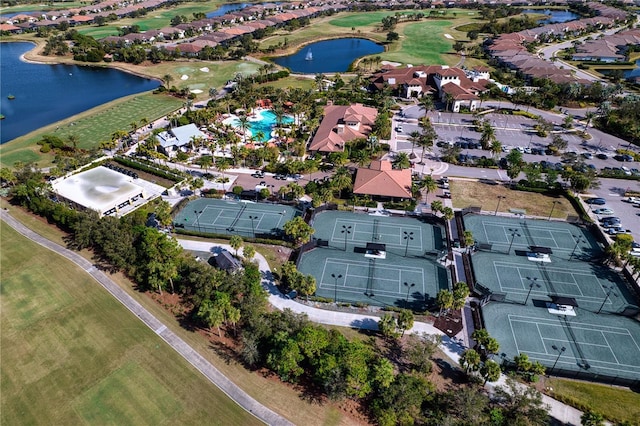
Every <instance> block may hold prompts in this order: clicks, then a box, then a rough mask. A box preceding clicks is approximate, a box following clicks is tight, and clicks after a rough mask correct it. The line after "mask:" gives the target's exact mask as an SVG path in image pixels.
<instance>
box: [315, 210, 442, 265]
mask: <svg viewBox="0 0 640 426" xmlns="http://www.w3.org/2000/svg"><path fill="white" fill-rule="evenodd" d="M313 227H314V229H315V230H316V232H315V234H314V237H315V238H317V239H321V240H325V241H328V242H329V245H330V246H331V247H341V248H344V247H345V245H347V246H349V247H354V246H364V245H365V244H366V243H378V244H385V246H386V250H387V252H392V253H395V254H402V255H404V254H405V252H406V253H407V254H410V255H414V256H423V255H425V254H426V253H427V254H437V253H439V252H441V251H442V250H444V249H446V238H445V235H444V229H443V228H442V227H440V226H438V225H434V224H429V223H426V222H423V221H422V220H421V219H418V218H413V217H389V216H377V215H369V214H362V213H351V212H339V211H324V212H321V213H319V214H317V215H316V216H315V217H314V220H313Z"/></svg>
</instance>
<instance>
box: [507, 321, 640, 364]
mask: <svg viewBox="0 0 640 426" xmlns="http://www.w3.org/2000/svg"><path fill="white" fill-rule="evenodd" d="M513 322H522V323H525V324H529V323H531V322H532V321H531V320H529V321H524V320H513V321H512V319H511V317H510V318H509V323H510V324H511V323H513ZM534 323H535V324H536V326H538V325H539V324H544V325H547V326H553V327H557V328H562V325H561V324H550V323H546V324H545V323H543V322H537V321H534ZM571 324H572V328H573V329H575V330H585V331H596V332H599V333H600V335H602V337H603V338H604V340H605V342H606V343H607V344H606V345H603V344H599V343H588V342H581V341H580V342H576V343H577V344H579V345H585V346H597V347H603V348H609V350H610V351H611V353H614V351H613V347H612V346H611V345H610V344H609V341H608V340H607V339H606V334H619V335H621V336H627V337H629V338H631V339H632V340H633V341H634V343H635V339H633V335H632V334H631V333H630V332H629V329H627V328H620V329H619V330H624V331H626V333H622V332H619V331H612V330H594V329H593V328H590V327H574V326H573V324H574V323H571ZM538 333H539V334H540V329H539V328H538ZM540 336H541V338H542V339H543V341H544V340H553V341H560V342H570V340H564V339H557V338H552V337H542V335H541V334H540ZM636 346H637V344H636ZM638 351H639V352H640V348H639V350H638ZM527 353H528V352H527ZM532 353H536V354H539V355H542V353H541V352H532ZM547 355H548V353H547ZM598 362H607V361H598ZM609 364H614V363H609ZM616 364H618V365H623V366H628V367H631V366H630V365H628V364H621V363H619V362H617V359H616Z"/></svg>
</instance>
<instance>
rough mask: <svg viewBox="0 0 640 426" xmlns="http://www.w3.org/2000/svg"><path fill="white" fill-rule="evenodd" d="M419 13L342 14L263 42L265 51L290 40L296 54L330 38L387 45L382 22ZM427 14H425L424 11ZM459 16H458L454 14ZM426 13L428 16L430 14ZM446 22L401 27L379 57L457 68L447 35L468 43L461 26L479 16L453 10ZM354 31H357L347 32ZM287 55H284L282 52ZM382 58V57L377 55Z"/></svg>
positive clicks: (450, 40) (289, 51)
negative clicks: (310, 44) (396, 37)
mask: <svg viewBox="0 0 640 426" xmlns="http://www.w3.org/2000/svg"><path fill="white" fill-rule="evenodd" d="M415 12H416V11H415V10H405V11H377V12H357V13H346V12H343V13H339V14H337V15H335V16H332V17H325V18H320V19H317V20H315V19H314V20H313V21H312V23H311V25H310V26H309V27H305V28H303V29H300V30H297V31H294V32H292V33H289V32H286V31H278V32H276V33H275V34H274V35H273V36H271V37H268V38H266V39H264V40H263V41H262V42H261V45H262V47H267V46H275V45H277V44H278V43H283V42H284V40H285V39H286V41H287V43H288V45H289V48H287V49H286V53H292V52H293V51H295V50H297V49H299V48H300V46H303V45H305V44H308V43H311V42H313V41H316V40H320V39H326V38H337V37H344V36H347V35H348V36H360V37H365V38H368V39H371V40H373V41H376V42H379V43H383V42H385V41H386V35H387V32H386V31H382V30H381V20H382V18H383V17H385V16H390V15H395V14H396V13H415ZM423 12H425V11H423ZM454 12H455V13H454ZM425 13H428V11H426V12H425ZM446 18H447V19H446V20H443V19H442V18H440V19H424V20H422V21H418V22H416V21H411V22H404V23H401V24H399V25H398V26H397V27H396V28H395V29H394V31H396V32H397V33H398V34H399V35H400V39H399V41H397V42H394V43H391V44H387V45H386V48H387V51H385V52H383V53H381V54H380V55H379V56H380V57H381V58H382V59H383V60H388V61H394V62H401V63H405V64H406V63H411V64H448V65H455V64H456V63H457V62H458V60H459V57H458V56H457V55H454V54H453V52H452V51H451V46H452V44H453V42H454V41H455V40H452V39H448V38H446V37H445V36H444V34H450V35H451V36H452V37H453V38H454V39H460V40H464V39H466V33H464V32H461V31H458V30H456V29H455V28H456V27H457V26H459V25H464V24H468V23H469V22H471V21H472V20H475V19H477V12H475V11H463V10H453V11H447V15H446ZM351 28H354V31H349V32H348V33H347V29H349V30H350V29H351ZM280 53H284V52H280ZM449 53H450V54H449ZM376 56H378V55H376Z"/></svg>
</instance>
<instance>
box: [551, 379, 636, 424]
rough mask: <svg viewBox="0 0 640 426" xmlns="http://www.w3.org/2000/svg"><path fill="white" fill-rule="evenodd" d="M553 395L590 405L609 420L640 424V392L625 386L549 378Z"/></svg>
mask: <svg viewBox="0 0 640 426" xmlns="http://www.w3.org/2000/svg"><path fill="white" fill-rule="evenodd" d="M545 385H546V386H548V387H551V388H553V392H552V394H553V396H556V397H558V398H560V399H561V400H562V401H564V402H567V403H569V402H572V403H573V404H574V405H581V406H589V407H591V409H592V410H593V411H596V412H598V413H601V414H603V415H604V416H605V417H606V418H607V419H608V420H610V421H613V422H616V423H622V422H624V421H627V422H629V424H630V425H640V393H638V392H633V391H631V390H629V389H625V388H617V387H613V386H605V385H599V384H595V383H588V382H579V381H575V380H566V379H547V380H546V381H545Z"/></svg>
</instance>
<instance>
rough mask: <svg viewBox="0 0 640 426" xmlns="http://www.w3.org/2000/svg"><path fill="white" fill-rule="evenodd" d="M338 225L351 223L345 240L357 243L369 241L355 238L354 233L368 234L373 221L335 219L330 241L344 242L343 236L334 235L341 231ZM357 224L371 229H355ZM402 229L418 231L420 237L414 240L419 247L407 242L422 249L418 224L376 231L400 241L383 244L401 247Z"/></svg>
mask: <svg viewBox="0 0 640 426" xmlns="http://www.w3.org/2000/svg"><path fill="white" fill-rule="evenodd" d="M338 225H347V226H348V225H352V227H353V229H352V231H351V232H350V234H351V237H347V241H352V242H357V243H367V242H369V239H368V238H367V239H365V240H360V239H356V235H355V234H356V233H357V232H360V233H363V234H370V233H371V232H372V231H373V222H368V221H359V220H344V219H337V220H336V221H335V222H334V224H333V232H332V233H331V241H343V242H344V238H342V237H339V236H336V234H337V233H342V231H341V230H338V229H337V227H338ZM358 225H360V226H363V225H364V226H368V227H369V228H371V230H367V231H358V230H357V227H358ZM378 226H383V227H385V226H386V227H393V226H392V225H385V224H382V225H380V224H379V225H378ZM404 229H407V230H414V231H415V230H417V231H418V234H419V237H420V238H419V239H417V238H416V240H417V241H418V242H419V243H420V245H419V247H417V246H415V245H413V246H412V245H411V244H409V247H412V248H414V249H416V250H420V251H422V250H423V244H422V240H423V237H422V228H421V227H419V226H416V225H400V229H399V231H398V233H393V234H387V233H384V232H378V234H379V235H387V236H390V237H397V238H398V240H399V241H400V243H398V244H395V243H385V244H386V245H388V246H392V247H403V244H402V233H401V232H402V231H403V230H404ZM410 232H411V231H410ZM347 235H348V234H347Z"/></svg>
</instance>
